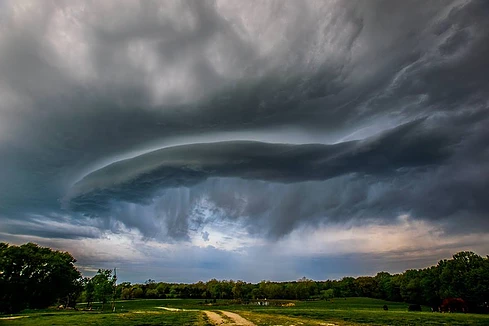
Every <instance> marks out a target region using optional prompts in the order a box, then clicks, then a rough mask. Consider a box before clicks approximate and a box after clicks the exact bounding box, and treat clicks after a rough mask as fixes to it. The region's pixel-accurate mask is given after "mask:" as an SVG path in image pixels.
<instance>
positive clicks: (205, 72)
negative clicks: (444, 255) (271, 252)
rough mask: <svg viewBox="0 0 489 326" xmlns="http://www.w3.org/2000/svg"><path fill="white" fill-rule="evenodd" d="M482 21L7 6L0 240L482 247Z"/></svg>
mask: <svg viewBox="0 0 489 326" xmlns="http://www.w3.org/2000/svg"><path fill="white" fill-rule="evenodd" d="M488 6H489V4H488V3H486V2H484V1H409V2H402V3H398V2H396V3H392V2H390V1H377V2H365V1H338V2H336V1H313V0H310V1H304V2H301V3H300V4H299V3H295V2H284V1H267V2H263V1H246V2H244V1H238V0H236V1H228V0H226V1H220V0H216V1H210V0H209V1H207V0H204V1H184V2H182V1H170V0H168V1H161V2H152V1H144V2H136V1H104V2H103V3H73V2H71V1H56V2H49V3H39V2H36V1H27V0H25V1H18V0H15V1H14V0H12V1H2V2H1V3H0V98H1V100H0V222H1V223H0V234H2V237H3V238H6V237H9V239H11V238H12V237H17V238H18V239H20V238H19V237H28V236H32V237H38V239H51V240H50V241H58V240H59V241H68V240H69V239H75V240H76V241H82V239H95V240H96V239H103V237H104V236H105V235H106V234H112V235H117V236H119V237H123V235H124V234H127V233H130V234H133V233H134V232H135V233H134V234H137V236H141V237H142V238H143V239H144V240H145V241H156V242H158V243H161V244H165V245H166V244H174V243H184V242H187V243H188V242H191V243H195V242H196V241H203V242H205V243H208V244H209V243H214V242H213V241H220V242H219V243H220V245H222V246H223V248H224V246H228V244H226V245H224V243H228V242H229V241H228V240H227V239H226V237H230V238H234V239H235V241H237V242H239V243H242V244H243V245H245V244H246V245H248V246H249V245H250V243H249V242H248V241H256V242H260V241H265V242H267V241H270V242H277V241H281V240H280V239H284V238H287V237H289V236H292V235H293V234H295V233H294V232H296V231H297V230H301V229H303V228H308V227H331V228H332V227H343V228H346V227H350V226H351V225H357V226H359V227H361V226H363V227H372V225H397V224H396V223H398V217H399V216H403V215H405V214H408V215H409V216H410V218H411V219H413V220H415V221H419V222H423V223H434V224H436V225H438V226H439V227H440V228H442V230H443V232H444V234H446V235H447V236H449V235H450V236H453V237H455V236H460V237H462V236H463V235H466V234H481V233H487V232H488V230H489V225H488V222H487V214H488V213H489V206H488V204H487V201H486V200H485V197H486V194H487V193H488V191H489V181H488V180H489V170H488V167H487V166H489V164H488V162H489V149H488V141H487V140H488V139H489V134H488V128H487V126H488V125H489V111H488V110H489V97H488V94H489V80H488V78H487V75H488V72H489V42H487V39H488V38H489V21H488V20H487V19H486V17H485V13H486V12H487V11H488V9H489V8H488ZM70 225H72V227H70ZM131 232H133V233H131ZM55 239H58V240H55ZM206 239H207V240H206ZM216 239H218V240H216ZM121 241H122V240H121ZM216 243H217V242H216ZM216 243H215V244H216ZM226 248H228V247H226ZM216 250H220V249H219V248H218V249H216ZM224 256H225V254H223V257H224Z"/></svg>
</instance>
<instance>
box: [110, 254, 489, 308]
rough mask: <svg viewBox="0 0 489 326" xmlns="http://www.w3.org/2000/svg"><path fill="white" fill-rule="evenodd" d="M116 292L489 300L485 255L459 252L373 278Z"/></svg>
mask: <svg viewBox="0 0 489 326" xmlns="http://www.w3.org/2000/svg"><path fill="white" fill-rule="evenodd" d="M116 293H117V294H118V295H117V298H121V299H140V298H154V299H156V298H159V299H164V298H182V299H187V298H196V299H207V300H212V299H234V300H238V301H240V302H248V301H250V300H264V299H268V300H270V299H272V300H273V299H286V300H311V299H325V300H327V299H332V298H343V297H371V298H377V299H384V300H389V301H402V302H407V303H413V304H423V305H427V306H430V307H434V308H435V309H437V307H438V306H439V305H440V303H441V301H442V299H445V298H448V297H460V298H462V299H463V300H465V301H466V302H467V304H468V305H469V311H473V312H485V309H487V308H485V307H484V302H488V301H489V258H482V257H480V256H478V255H476V254H475V253H472V252H460V253H457V254H455V255H454V256H453V259H450V260H442V261H440V262H439V263H438V265H436V266H432V267H428V268H425V269H419V270H407V271H405V272H404V273H402V274H395V275H391V274H389V273H387V272H380V273H377V275H375V276H373V277H370V276H361V277H357V278H353V277H344V278H342V279H341V280H328V281H322V282H316V281H313V280H310V279H307V278H305V277H304V278H301V279H299V280H297V281H293V282H271V281H261V282H260V283H257V284H252V283H247V282H244V281H239V280H238V281H233V280H229V281H227V280H222V281H219V280H216V279H212V280H210V281H208V282H206V283H204V282H197V283H195V284H179V283H165V282H159V283H157V282H156V281H154V280H148V281H146V282H145V283H144V284H130V283H127V282H126V283H122V284H119V285H118V286H117V290H116Z"/></svg>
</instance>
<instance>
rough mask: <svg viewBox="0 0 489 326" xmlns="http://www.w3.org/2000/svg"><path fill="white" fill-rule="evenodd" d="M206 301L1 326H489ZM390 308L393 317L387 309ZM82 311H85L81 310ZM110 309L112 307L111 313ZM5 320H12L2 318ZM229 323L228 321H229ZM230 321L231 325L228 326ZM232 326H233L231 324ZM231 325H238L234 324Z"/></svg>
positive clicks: (36, 316) (148, 304)
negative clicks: (222, 320)
mask: <svg viewBox="0 0 489 326" xmlns="http://www.w3.org/2000/svg"><path fill="white" fill-rule="evenodd" d="M202 301H203V300H179V299H175V300H133V301H119V302H117V305H116V307H117V309H116V312H115V313H114V312H111V311H108V310H107V311H101V310H100V308H101V307H100V305H94V308H95V310H93V311H83V310H78V311H73V310H72V311H66V310H61V311H58V310H56V309H51V310H50V309H47V310H42V311H24V312H23V313H21V314H19V315H16V316H13V317H21V316H25V317H23V318H18V319H0V324H2V325H33V326H44V325H70V326H78V325H80V326H81V325H139V326H153V325H155V326H156V325H172V326H178V325H197V326H199V325H200V326H210V325H212V323H211V322H210V321H209V319H208V318H207V317H205V315H204V313H203V312H202V311H204V310H208V311H216V312H218V311H220V310H224V311H231V312H236V313H238V314H239V315H241V316H242V317H244V318H246V319H247V320H248V321H250V322H252V323H254V324H256V325H258V326H260V325H283V326H285V325H288V326H290V325H296V326H298V325H301V326H309V325H311V326H312V325H364V326H365V325H489V315H476V314H440V313H431V312H429V309H428V308H427V307H423V309H424V311H423V312H408V311H407V304H403V303H394V302H386V301H382V300H375V299H368V298H346V299H334V300H331V301H309V302H302V301H296V302H294V304H295V306H292V307H273V306H255V305H239V304H234V303H233V302H231V301H225V300H218V302H217V304H215V305H205V304H204V303H203V302H202ZM384 304H387V306H388V307H389V310H388V311H384V310H383V309H382V306H383V305H384ZM78 307H79V308H80V309H82V308H83V307H84V306H83V305H79V306H78ZM159 307H167V308H179V309H185V311H167V310H163V309H161V308H159ZM107 308H108V309H110V307H107ZM1 317H3V318H5V317H8V316H1ZM224 317H225V316H224ZM228 321H229V320H228ZM229 322H230V321H229ZM230 325H234V324H232V323H230Z"/></svg>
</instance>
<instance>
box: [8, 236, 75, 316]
mask: <svg viewBox="0 0 489 326" xmlns="http://www.w3.org/2000/svg"><path fill="white" fill-rule="evenodd" d="M75 262H76V260H75V259H74V258H73V256H71V255H70V254H69V253H67V252H62V251H54V250H52V249H50V248H45V247H40V246H38V245H37V244H34V243H27V244H24V245H21V246H14V245H8V244H6V243H1V244H0V285H1V287H0V288H1V290H0V311H3V312H9V313H12V312H17V311H20V310H22V309H24V308H34V309H35V308H45V307H47V306H49V305H52V304H54V303H55V302H57V301H62V302H63V303H64V304H66V305H72V304H74V301H75V300H74V298H75V297H77V296H78V295H79V294H80V292H81V289H82V284H81V274H80V272H79V271H78V270H77V269H76V267H75V265H74V263H75Z"/></svg>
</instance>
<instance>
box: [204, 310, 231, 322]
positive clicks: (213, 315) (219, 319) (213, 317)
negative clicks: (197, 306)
mask: <svg viewBox="0 0 489 326" xmlns="http://www.w3.org/2000/svg"><path fill="white" fill-rule="evenodd" d="M204 313H205V314H206V315H207V318H209V320H210V321H211V323H213V324H214V325H229V324H226V321H225V320H224V319H223V318H222V317H221V315H219V314H217V313H215V312H213V311H207V310H205V311H204Z"/></svg>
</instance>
